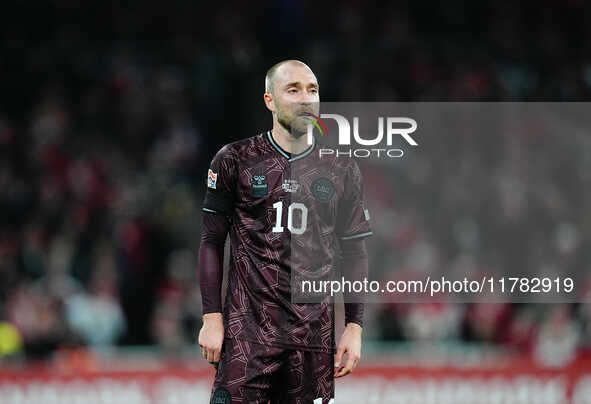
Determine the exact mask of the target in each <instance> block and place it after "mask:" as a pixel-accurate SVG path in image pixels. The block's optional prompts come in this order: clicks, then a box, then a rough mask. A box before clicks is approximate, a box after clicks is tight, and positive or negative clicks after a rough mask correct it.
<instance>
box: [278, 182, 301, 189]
mask: <svg viewBox="0 0 591 404" xmlns="http://www.w3.org/2000/svg"><path fill="white" fill-rule="evenodd" d="M281 188H282V189H283V190H284V191H285V192H298V189H300V184H299V183H298V182H297V180H285V181H283V185H282V186H281Z"/></svg>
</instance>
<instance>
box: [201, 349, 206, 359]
mask: <svg viewBox="0 0 591 404" xmlns="http://www.w3.org/2000/svg"><path fill="white" fill-rule="evenodd" d="M201 355H202V356H203V359H207V350H206V349H205V348H203V347H201Z"/></svg>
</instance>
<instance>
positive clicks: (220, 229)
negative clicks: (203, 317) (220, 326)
mask: <svg viewBox="0 0 591 404" xmlns="http://www.w3.org/2000/svg"><path fill="white" fill-rule="evenodd" d="M228 227H229V224H228V220H227V219H226V217H224V216H222V215H217V214H214V213H208V212H204V214H203V229H202V233H201V245H200V248H199V285H200V288H201V301H202V304H203V314H208V313H221V311H222V298H221V296H222V280H223V274H224V269H223V262H224V244H225V241H226V235H227V233H228Z"/></svg>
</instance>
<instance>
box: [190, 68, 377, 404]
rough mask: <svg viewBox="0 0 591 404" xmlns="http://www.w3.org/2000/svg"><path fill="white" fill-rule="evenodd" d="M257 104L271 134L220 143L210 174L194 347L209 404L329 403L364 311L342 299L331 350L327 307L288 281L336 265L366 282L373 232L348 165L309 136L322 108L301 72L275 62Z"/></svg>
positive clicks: (348, 367)
mask: <svg viewBox="0 0 591 404" xmlns="http://www.w3.org/2000/svg"><path fill="white" fill-rule="evenodd" d="M264 101H265V104H266V106H267V108H268V109H269V110H270V111H271V112H272V114H273V129H272V130H270V131H267V132H265V133H261V134H259V135H257V136H253V137H249V138H246V139H243V140H239V141H236V142H234V143H230V144H228V145H226V146H224V147H223V148H222V149H221V150H220V151H219V152H218V153H217V154H216V155H215V157H214V158H213V161H212V163H211V166H210V169H209V171H208V176H207V191H206V195H205V198H204V201H203V232H202V237H201V246H200V252H199V268H200V286H201V293H202V300H203V312H204V315H203V327H202V328H201V330H200V332H199V345H200V346H201V348H202V351H203V356H204V357H205V358H206V359H207V360H208V361H209V362H210V363H212V364H214V365H215V366H216V368H217V372H216V376H215V381H214V385H213V391H212V396H211V403H214V404H231V403H249V404H251V403H261V404H263V403H264V404H267V403H269V402H270V403H281V404H291V403H293V404H328V403H330V404H332V403H333V402H334V378H335V377H341V376H345V375H347V374H349V373H351V372H352V371H353V369H354V368H355V366H356V365H357V362H358V361H359V358H360V354H361V334H362V326H363V304H361V303H351V302H347V301H346V302H345V323H346V324H345V331H344V333H343V335H342V336H341V338H340V339H339V343H338V347H337V348H336V353H335V338H334V305H333V304H332V302H331V301H330V300H328V299H320V301H319V302H315V303H297V302H294V299H292V297H293V296H292V290H293V289H292V286H293V284H294V282H293V280H294V279H295V278H297V279H303V278H306V277H308V278H309V279H329V278H330V275H331V274H333V272H334V270H336V267H337V266H338V265H340V269H341V271H342V273H343V275H345V276H346V277H349V278H356V279H358V278H362V277H363V276H366V275H367V266H368V263H367V253H366V250H365V241H364V239H365V237H366V236H369V235H371V229H370V226H369V222H368V218H369V214H368V213H367V210H365V209H364V202H363V184H362V179H361V174H360V171H359V168H358V167H357V164H356V163H355V161H354V160H353V159H351V158H343V157H335V156H328V157H327V156H322V157H321V156H320V155H319V153H318V148H317V147H316V146H317V145H316V140H315V139H313V141H312V142H310V141H309V140H308V136H306V133H307V125H308V119H307V118H308V117H309V116H310V114H314V113H315V114H317V113H318V103H319V87H318V82H317V80H316V77H315V75H314V73H313V72H312V70H310V68H309V67H308V66H306V65H305V64H304V63H302V62H300V61H296V60H287V61H283V62H281V63H278V64H276V65H275V66H273V67H271V68H270V69H269V71H268V72H267V75H266V78H265V94H264ZM310 143H311V144H310ZM228 233H229V234H230V244H231V257H230V269H229V275H228V290H227V294H226V299H225V303H224V305H223V309H222V302H221V287H222V273H223V268H222V266H223V265H222V262H223V255H224V243H225V239H226V235H227V234H228Z"/></svg>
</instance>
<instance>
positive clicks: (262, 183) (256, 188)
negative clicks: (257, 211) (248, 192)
mask: <svg viewBox="0 0 591 404" xmlns="http://www.w3.org/2000/svg"><path fill="white" fill-rule="evenodd" d="M251 186H252V196H254V197H257V198H260V197H262V196H266V195H267V193H268V192H269V187H268V185H267V176H266V175H262V174H261V175H253V176H252V185H251Z"/></svg>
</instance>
